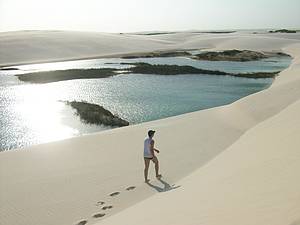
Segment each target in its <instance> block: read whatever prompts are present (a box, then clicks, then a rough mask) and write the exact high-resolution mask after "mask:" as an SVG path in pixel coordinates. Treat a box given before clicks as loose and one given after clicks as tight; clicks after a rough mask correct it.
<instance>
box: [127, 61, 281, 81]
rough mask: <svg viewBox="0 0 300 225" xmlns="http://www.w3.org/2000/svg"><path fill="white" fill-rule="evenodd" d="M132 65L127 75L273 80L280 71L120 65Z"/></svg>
mask: <svg viewBox="0 0 300 225" xmlns="http://www.w3.org/2000/svg"><path fill="white" fill-rule="evenodd" d="M122 64H126V65H134V67H131V68H128V69H127V70H128V73H138V74H139V73H140V74H156V75H180V74H199V75H202V74H206V75H228V76H234V77H246V78H274V77H275V76H276V75H277V74H278V73H279V72H280V71H276V72H257V73H239V74H236V73H227V72H223V71H219V70H204V69H198V68H195V67H193V66H178V65H152V64H148V63H122Z"/></svg>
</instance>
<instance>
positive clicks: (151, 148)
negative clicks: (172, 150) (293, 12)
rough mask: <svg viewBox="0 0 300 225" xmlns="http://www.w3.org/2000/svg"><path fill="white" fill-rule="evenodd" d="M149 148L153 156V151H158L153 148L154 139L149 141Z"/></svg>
mask: <svg viewBox="0 0 300 225" xmlns="http://www.w3.org/2000/svg"><path fill="white" fill-rule="evenodd" d="M150 150H151V153H152V155H153V156H154V151H156V152H157V153H159V150H158V149H156V148H154V140H151V142H150Z"/></svg>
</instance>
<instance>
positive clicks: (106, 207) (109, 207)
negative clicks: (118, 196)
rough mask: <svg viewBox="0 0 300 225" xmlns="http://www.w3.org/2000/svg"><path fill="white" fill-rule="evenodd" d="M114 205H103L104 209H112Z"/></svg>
mask: <svg viewBox="0 0 300 225" xmlns="http://www.w3.org/2000/svg"><path fill="white" fill-rule="evenodd" d="M112 207H113V206H112V205H109V206H104V207H102V209H103V210H107V209H111V208H112Z"/></svg>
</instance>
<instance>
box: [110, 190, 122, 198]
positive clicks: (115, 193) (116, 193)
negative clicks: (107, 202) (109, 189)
mask: <svg viewBox="0 0 300 225" xmlns="http://www.w3.org/2000/svg"><path fill="white" fill-rule="evenodd" d="M118 194H120V192H118V191H116V192H114V193H111V194H110V195H109V196H111V197H113V196H116V195H118Z"/></svg>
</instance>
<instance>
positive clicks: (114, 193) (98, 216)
mask: <svg viewBox="0 0 300 225" xmlns="http://www.w3.org/2000/svg"><path fill="white" fill-rule="evenodd" d="M133 189H135V186H130V187H128V188H126V191H131V190H133ZM119 194H120V192H118V191H116V192H113V193H111V194H109V196H110V197H115V196H117V195H119ZM96 206H101V210H103V211H106V210H109V209H112V208H113V206H112V205H105V202H103V201H98V202H97V203H96ZM105 215H106V214H105V213H103V212H99V213H96V214H94V215H93V216H92V217H93V218H95V219H98V218H102V217H103V216H105ZM87 223H88V220H81V221H79V222H78V223H76V224H75V225H85V224H87Z"/></svg>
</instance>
